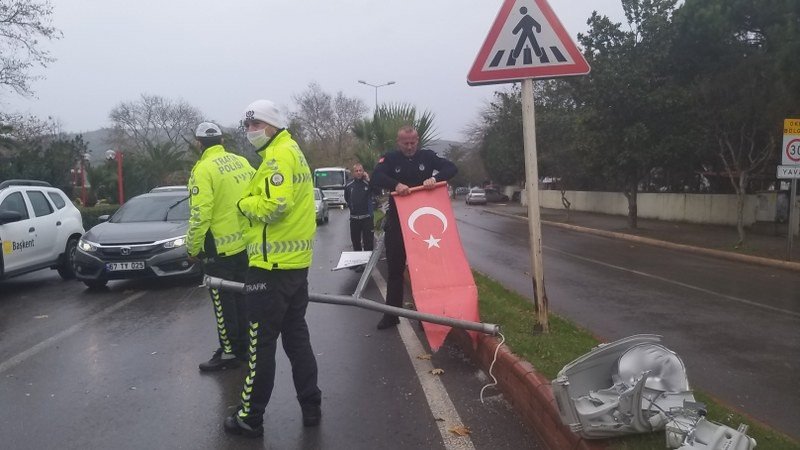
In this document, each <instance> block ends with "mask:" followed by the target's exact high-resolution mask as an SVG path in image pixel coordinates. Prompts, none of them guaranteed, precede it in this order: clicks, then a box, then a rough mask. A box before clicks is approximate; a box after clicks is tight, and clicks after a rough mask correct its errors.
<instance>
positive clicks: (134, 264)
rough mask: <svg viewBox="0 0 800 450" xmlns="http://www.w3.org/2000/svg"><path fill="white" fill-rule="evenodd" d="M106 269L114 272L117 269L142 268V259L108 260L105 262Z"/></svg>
mask: <svg viewBox="0 0 800 450" xmlns="http://www.w3.org/2000/svg"><path fill="white" fill-rule="evenodd" d="M106 270H107V271H109V272H116V271H118V270H144V261H129V262H110V263H106Z"/></svg>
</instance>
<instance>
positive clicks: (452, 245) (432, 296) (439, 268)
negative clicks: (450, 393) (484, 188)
mask: <svg viewBox="0 0 800 450" xmlns="http://www.w3.org/2000/svg"><path fill="white" fill-rule="evenodd" d="M446 185H447V183H444V182H440V183H438V184H437V186H436V187H435V188H433V189H418V188H415V189H413V190H412V191H413V192H412V193H411V194H410V195H405V196H401V195H395V197H394V201H395V205H396V206H397V214H398V216H399V218H400V225H401V228H402V230H403V241H404V243H405V248H406V259H407V262H408V272H409V275H410V278H411V291H412V293H413V296H414V304H415V305H416V307H417V311H420V312H424V313H429V314H435V315H439V316H446V317H452V318H454V319H461V320H470V321H473V322H478V321H479V317H478V288H477V287H476V286H475V280H474V279H473V278H472V271H471V270H470V267H469V263H468V262H467V258H466V255H465V254H464V249H463V247H462V246H461V239H460V238H459V236H458V228H457V227H456V220H455V216H454V215H453V208H452V207H451V205H450V197H449V196H448V195H447V188H446ZM422 325H423V327H424V329H425V336H427V338H428V344H430V346H431V350H433V351H434V352H435V351H437V350H438V349H439V347H441V346H442V343H443V342H444V339H445V337H446V336H447V333H449V332H450V327H448V326H444V325H438V324H434V323H428V322H422ZM470 334H471V336H472V338H473V342H475V339H476V337H477V336H476V334H475V333H474V332H470Z"/></svg>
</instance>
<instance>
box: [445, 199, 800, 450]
mask: <svg viewBox="0 0 800 450" xmlns="http://www.w3.org/2000/svg"><path fill="white" fill-rule="evenodd" d="M454 209H455V213H456V217H457V219H458V227H459V233H460V235H461V240H462V243H463V245H464V248H465V250H466V253H467V257H468V258H469V260H470V264H471V265H472V267H473V268H474V269H476V270H478V271H480V272H483V273H486V274H489V275H490V276H491V277H492V278H494V279H496V280H498V281H500V282H501V283H502V284H504V285H505V286H507V287H509V288H511V289H514V290H515V291H517V292H520V293H522V294H523V295H526V296H527V297H529V298H533V288H532V282H531V276H530V275H529V273H530V251H529V244H528V225H527V222H525V221H524V220H518V219H514V218H508V217H502V216H498V215H495V214H490V213H487V212H485V210H484V209H483V208H482V207H467V206H465V205H464V204H463V202H454ZM542 235H543V236H542V242H543V265H544V283H545V288H546V292H547V297H548V300H549V306H550V310H551V312H554V313H557V314H559V315H561V316H565V317H567V318H569V319H571V320H572V321H574V322H576V323H578V324H579V325H581V326H582V327H584V328H586V329H588V330H590V331H591V332H592V333H593V334H595V335H596V336H598V337H599V338H601V339H603V340H605V341H612V340H616V339H619V338H622V337H625V336H630V335H633V334H640V333H653V334H659V335H662V336H663V337H664V340H663V343H664V344H665V345H666V346H667V347H668V348H670V349H672V350H674V351H675V352H677V353H678V355H679V356H681V358H682V359H683V361H684V363H685V365H686V367H687V372H688V376H689V382H690V383H691V386H692V387H693V388H699V389H701V390H703V391H704V392H706V393H709V394H711V395H713V396H714V397H716V398H718V399H720V400H721V401H723V402H725V403H727V404H729V405H732V406H734V407H735V408H737V409H739V410H741V411H744V412H745V413H746V414H749V415H751V416H752V417H755V418H756V419H758V420H761V421H764V422H766V423H768V424H770V425H772V426H774V427H776V428H777V429H779V430H781V431H783V432H784V433H787V434H789V435H791V436H793V437H795V438H800V427H798V425H797V424H800V402H798V400H800V375H798V374H800V274H798V273H797V272H792V271H787V270H779V269H773V268H766V267H761V266H756V265H749V264H744V263H737V262H730V261H724V260H720V259H715V258H710V257H705V256H698V255H693V254H689V253H686V252H679V251H673V250H668V249H663V248H656V247H649V246H646V245H639V244H632V243H630V242H626V241H620V240H615V239H610V238H604V237H598V236H594V235H589V234H584V233H578V232H573V231H567V230H563V229H560V228H554V227H548V226H543V227H542ZM712 419H713V418H712Z"/></svg>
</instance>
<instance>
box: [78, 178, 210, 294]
mask: <svg viewBox="0 0 800 450" xmlns="http://www.w3.org/2000/svg"><path fill="white" fill-rule="evenodd" d="M100 219H107V221H106V222H102V223H100V224H98V225H96V226H94V227H93V228H92V229H91V230H89V231H87V232H86V234H84V235H83V237H82V238H81V240H80V242H79V243H78V251H77V252H76V255H75V276H76V277H77V278H78V279H79V280H81V281H83V282H84V283H85V284H86V285H87V286H89V287H90V288H99V287H102V286H105V285H106V283H108V280H124V279H133V278H148V277H170V276H187V275H198V274H200V270H201V268H200V267H199V265H197V264H192V263H191V262H189V260H188V255H187V253H186V230H187V228H188V226H189V192H188V191H187V190H169V191H161V192H151V193H148V194H142V195H139V196H137V197H134V198H132V199H130V200H128V202H127V203H125V204H124V205H123V206H122V207H121V208H120V209H119V210H117V212H115V213H114V215H113V216H111V217H110V218H107V217H102V216H101V217H100Z"/></svg>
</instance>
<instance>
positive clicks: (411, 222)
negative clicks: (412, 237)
mask: <svg viewBox="0 0 800 450" xmlns="http://www.w3.org/2000/svg"><path fill="white" fill-rule="evenodd" d="M426 215H429V216H433V217H436V218H437V219H439V220H440V221H441V222H442V232H443V233H444V232H445V231H446V230H447V217H446V216H445V215H444V214H443V213H442V212H441V211H439V210H438V209H436V208H432V207H430V206H423V207H422V208H419V209H417V210H416V211H414V212H412V213H411V215H409V216H408V228H409V229H410V230H411V231H413V232H414V234H417V235H419V233H418V232H417V230H416V228H415V224H416V222H417V219H419V218H420V217H422V216H426Z"/></svg>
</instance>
